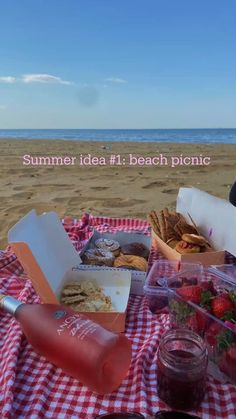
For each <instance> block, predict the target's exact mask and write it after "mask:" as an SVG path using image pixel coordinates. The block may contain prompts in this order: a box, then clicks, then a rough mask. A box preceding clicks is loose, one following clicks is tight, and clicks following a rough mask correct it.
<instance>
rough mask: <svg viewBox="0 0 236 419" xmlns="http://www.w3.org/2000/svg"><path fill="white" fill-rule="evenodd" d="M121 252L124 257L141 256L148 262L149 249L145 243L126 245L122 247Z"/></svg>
mask: <svg viewBox="0 0 236 419" xmlns="http://www.w3.org/2000/svg"><path fill="white" fill-rule="evenodd" d="M120 252H121V253H122V255H135V256H141V257H143V258H145V259H146V260H148V256H149V249H148V248H147V247H146V246H145V245H144V244H143V243H138V242H133V243H128V244H124V246H121V250H120Z"/></svg>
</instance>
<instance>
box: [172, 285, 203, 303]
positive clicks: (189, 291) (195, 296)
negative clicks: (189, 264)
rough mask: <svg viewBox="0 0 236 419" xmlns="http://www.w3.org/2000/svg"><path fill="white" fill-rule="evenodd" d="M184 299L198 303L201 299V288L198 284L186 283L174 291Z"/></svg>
mask: <svg viewBox="0 0 236 419" xmlns="http://www.w3.org/2000/svg"><path fill="white" fill-rule="evenodd" d="M176 292H177V293H178V294H179V295H180V296H181V297H182V298H183V299H184V300H187V301H191V302H192V303H195V304H199V303H200V301H201V293H202V288H201V287H200V286H198V285H188V286H183V287H181V288H178V289H177V291H176Z"/></svg>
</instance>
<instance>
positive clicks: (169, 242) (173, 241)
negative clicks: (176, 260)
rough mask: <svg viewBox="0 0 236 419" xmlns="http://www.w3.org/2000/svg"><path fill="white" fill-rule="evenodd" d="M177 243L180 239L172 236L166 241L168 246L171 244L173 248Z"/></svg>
mask: <svg viewBox="0 0 236 419" xmlns="http://www.w3.org/2000/svg"><path fill="white" fill-rule="evenodd" d="M177 243H179V240H176V239H175V238H170V239H169V240H167V242H166V244H168V246H170V247H171V248H172V249H174V248H175V246H176V245H177Z"/></svg>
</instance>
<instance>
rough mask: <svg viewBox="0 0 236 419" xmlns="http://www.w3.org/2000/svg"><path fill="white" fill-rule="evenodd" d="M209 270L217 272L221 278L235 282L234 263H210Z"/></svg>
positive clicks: (235, 266)
mask: <svg viewBox="0 0 236 419" xmlns="http://www.w3.org/2000/svg"><path fill="white" fill-rule="evenodd" d="M208 271H209V272H212V273H217V274H218V275H220V276H221V278H222V279H226V280H228V281H230V282H233V283H236V265H233V264H228V265H227V264H225V265H212V266H211V267H210V268H208Z"/></svg>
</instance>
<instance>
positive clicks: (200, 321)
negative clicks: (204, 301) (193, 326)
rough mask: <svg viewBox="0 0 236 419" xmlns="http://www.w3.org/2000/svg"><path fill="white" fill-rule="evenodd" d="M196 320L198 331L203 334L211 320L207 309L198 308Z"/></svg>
mask: <svg viewBox="0 0 236 419" xmlns="http://www.w3.org/2000/svg"><path fill="white" fill-rule="evenodd" d="M196 320H197V328H198V333H199V334H200V335H202V334H203V333H204V332H205V330H206V328H207V325H208V323H209V321H210V320H209V317H208V312H207V310H203V309H202V310H196Z"/></svg>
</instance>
